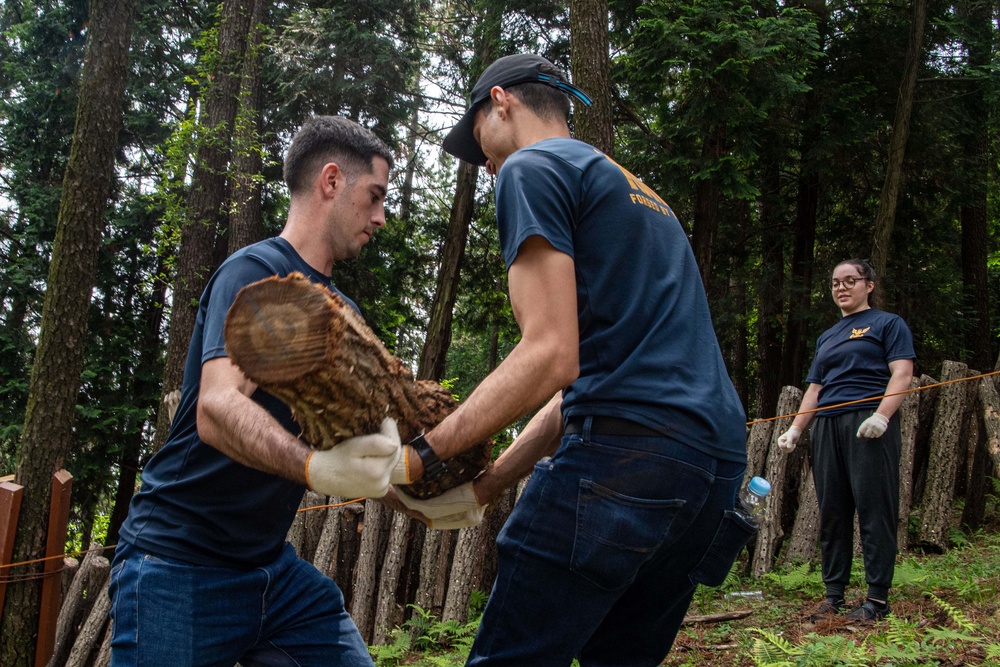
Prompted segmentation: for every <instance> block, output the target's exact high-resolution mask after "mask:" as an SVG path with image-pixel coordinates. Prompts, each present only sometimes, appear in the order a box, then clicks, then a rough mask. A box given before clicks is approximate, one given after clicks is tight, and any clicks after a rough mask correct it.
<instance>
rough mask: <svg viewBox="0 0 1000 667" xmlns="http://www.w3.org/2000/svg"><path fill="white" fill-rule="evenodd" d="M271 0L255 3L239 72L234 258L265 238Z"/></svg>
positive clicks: (231, 244) (231, 229) (232, 218)
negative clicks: (264, 81) (265, 69)
mask: <svg viewBox="0 0 1000 667" xmlns="http://www.w3.org/2000/svg"><path fill="white" fill-rule="evenodd" d="M270 5H271V1H270V0H253V8H252V9H251V11H250V31H249V34H248V35H247V50H246V53H245V54H244V58H243V62H242V70H241V72H240V92H239V105H238V108H237V112H236V123H235V127H234V133H233V169H232V183H231V185H230V192H231V194H230V206H229V227H228V231H229V242H228V253H229V254H230V255H231V254H233V253H234V252H236V251H237V250H239V249H240V248H243V247H245V246H248V245H250V244H251V243H256V242H257V241H260V240H262V239H263V238H264V215H263V211H262V210H261V191H262V189H263V188H262V180H263V179H262V176H261V168H262V166H263V158H262V157H261V149H262V146H261V143H262V142H261V137H260V120H261V102H262V98H263V95H262V93H261V81H260V68H261V62H262V60H263V49H264V29H265V28H266V26H265V25H264V22H265V21H266V20H267V15H268V10H269V9H270Z"/></svg>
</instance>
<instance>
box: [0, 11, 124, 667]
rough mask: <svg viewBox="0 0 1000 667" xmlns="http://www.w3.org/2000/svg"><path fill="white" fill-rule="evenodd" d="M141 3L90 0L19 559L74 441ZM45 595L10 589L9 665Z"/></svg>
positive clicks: (24, 445) (29, 638) (29, 413)
mask: <svg viewBox="0 0 1000 667" xmlns="http://www.w3.org/2000/svg"><path fill="white" fill-rule="evenodd" d="M137 4H138V3H137V2H136V0H92V1H91V3H90V15H89V21H88V24H89V35H88V39H87V49H86V56H85V58H84V66H83V79H82V82H81V91H82V92H81V94H80V96H79V104H78V106H77V115H76V125H75V129H74V139H73V145H72V149H71V151H70V158H69V162H68V164H67V167H66V175H65V178H64V180H63V188H62V198H61V202H60V207H59V220H58V224H57V228H56V239H55V245H54V247H53V251H52V261H51V266H50V270H49V278H48V281H47V284H46V297H45V307H44V310H43V314H42V322H41V330H40V335H39V342H38V348H37V351H36V354H35V363H34V366H33V367H32V374H31V384H30V386H29V390H28V403H27V407H26V409H25V421H24V430H23V432H22V434H21V447H20V451H19V458H18V466H17V472H16V474H15V479H16V480H17V482H18V483H19V484H21V485H22V486H24V487H25V488H27V489H28V490H29V492H28V494H27V495H26V498H25V499H24V502H23V504H22V509H21V515H20V521H19V524H18V530H17V536H16V538H15V547H14V549H15V554H16V556H15V558H16V559H17V560H31V559H33V558H38V557H40V556H42V555H43V554H44V550H45V535H46V532H47V527H48V514H47V509H48V506H49V494H48V493H47V492H46V490H47V489H48V488H49V486H50V484H51V481H50V480H51V478H52V474H53V473H54V472H56V470H57V469H58V468H59V467H60V466H61V465H62V462H63V460H64V459H65V457H66V456H67V454H68V453H69V450H70V447H71V444H72V431H73V424H74V421H75V416H76V398H77V392H78V391H79V387H80V373H81V371H82V369H83V361H84V345H85V341H86V332H87V311H88V307H89V303H90V296H91V290H92V289H93V286H94V279H95V274H96V270H97V267H96V264H97V256H98V249H99V244H100V240H101V232H102V229H103V226H104V220H103V217H104V212H105V211H106V210H107V205H108V198H109V196H110V193H111V186H112V182H113V179H114V158H115V151H116V149H117V146H118V134H119V131H120V129H121V125H122V102H123V99H124V91H125V81H126V77H127V73H128V69H127V56H128V50H129V42H130V39H131V34H132V22H133V18H134V15H135V9H136V5H137ZM109 111H110V112H109ZM39 594H40V589H39V586H38V582H37V581H32V580H26V581H22V582H17V583H14V584H13V585H10V586H8V589H7V597H6V600H5V604H4V613H3V622H2V628H0V638H2V639H0V662H2V663H3V664H5V665H10V666H11V667H15V666H20V665H25V666H26V665H31V664H33V663H34V649H35V646H34V641H33V638H34V637H35V628H36V627H37V621H38V600H39Z"/></svg>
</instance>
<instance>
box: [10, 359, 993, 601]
mask: <svg viewBox="0 0 1000 667" xmlns="http://www.w3.org/2000/svg"><path fill="white" fill-rule="evenodd" d="M992 375H1000V370H998V371H993V372H991V373H982V374H980V375H973V376H972V377H967V378H958V379H956V380H945V381H944V382H935V383H934V384H929V385H926V386H923V387H915V388H913V389H906V390H904V391H897V392H894V393H892V394H882V395H881V396H872V397H871V398H859V399H857V400H854V401H847V402H846V403H838V404H836V405H827V406H824V407H822V408H814V409H812V410H803V411H802V412H793V413H791V414H787V415H779V416H777V417H768V418H767V419H756V420H754V421H749V422H747V426H752V425H754V424H761V423H764V422H769V421H775V420H777V419H785V418H787V417H794V416H796V415H805V414H809V413H811V412H819V411H820V410H832V409H833V408H840V407H843V406H845V405H854V404H855V403H867V402H868V401H875V400H881V399H883V398H885V397H886V396H899V395H901V394H909V393H912V392H915V391H923V390H924V389H933V388H934V387H942V386H944V385H946V384H954V383H956V382H967V381H969V380H978V379H980V378H985V377H990V376H992ZM364 500H365V499H364V498H355V499H353V500H346V501H344V502H342V503H331V504H329V505H315V506H313V507H302V508H300V509H298V510H296V513H298V512H309V511H311V510H322V509H328V508H331V507H344V506H345V505H352V504H354V503H358V502H362V501H364ZM116 546H117V545H116V544H112V545H109V546H106V547H100V550H101V551H103V550H105V549H113V548H114V547H116ZM88 551H93V549H87V550H86V551H76V552H73V553H65V554H61V555H58V556H46V557H45V558H35V559H34V560H26V561H21V562H19V563H8V564H6V565H3V564H0V571H3V570H5V569H9V568H12V567H19V566H22V565H33V564H35V563H43V562H45V561H50V560H56V559H57V558H66V557H72V556H80V555H83V554H86V553H87V552H88ZM64 569H65V568H60V569H58V570H55V571H53V572H46V573H43V574H40V575H38V574H32V575H22V576H8V577H0V584H6V583H8V582H12V581H29V580H31V579H42V578H44V577H49V576H52V575H55V574H58V573H60V572H62V571H63V570H64Z"/></svg>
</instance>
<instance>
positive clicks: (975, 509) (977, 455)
mask: <svg viewBox="0 0 1000 667" xmlns="http://www.w3.org/2000/svg"><path fill="white" fill-rule="evenodd" d="M969 373H970V374H971V375H979V371H969ZM964 384H965V387H966V390H967V393H966V400H967V403H966V405H968V406H969V408H970V409H969V411H968V414H967V415H966V420H965V428H964V429H963V430H962V441H963V442H966V443H968V447H969V455H968V464H967V465H968V474H967V475H966V483H965V493H964V497H965V503H964V504H963V505H962V518H961V525H963V526H965V527H966V529H968V530H969V531H972V532H974V531H976V530H978V529H979V527H980V526H981V525H982V523H983V519H984V518H985V517H986V494H987V493H989V488H988V487H989V486H990V484H989V481H988V476H989V471H990V470H991V469H992V468H993V465H992V461H991V460H990V455H989V452H988V451H987V450H986V434H985V432H984V428H983V425H982V423H981V420H980V415H982V413H983V409H982V404H981V403H980V401H979V388H978V386H977V383H976V382H966V383H964Z"/></svg>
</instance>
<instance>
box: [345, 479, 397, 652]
mask: <svg viewBox="0 0 1000 667" xmlns="http://www.w3.org/2000/svg"><path fill="white" fill-rule="evenodd" d="M388 515H389V510H388V509H387V508H386V507H385V506H384V505H383V504H382V503H380V502H377V501H375V500H371V499H369V500H366V501H365V520H364V528H363V530H362V531H361V550H360V553H359V554H358V561H357V563H356V565H355V567H354V591H353V597H352V601H351V617H352V618H353V619H354V624H355V625H357V626H358V631H359V632H360V633H361V638H362V639H364V640H365V642H366V643H368V644H370V643H371V642H372V634H373V631H374V629H375V591H377V590H378V574H379V570H380V569H381V568H380V567H379V564H380V563H381V562H382V553H383V549H384V544H383V543H384V541H385V540H384V538H385V533H386V525H387V520H388Z"/></svg>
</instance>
